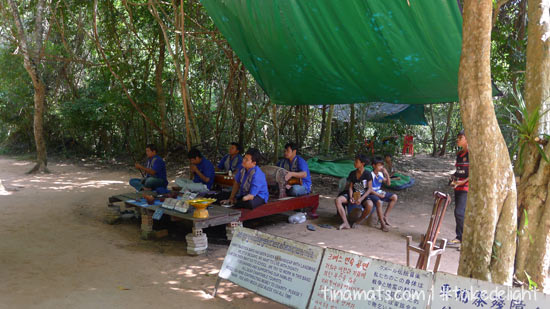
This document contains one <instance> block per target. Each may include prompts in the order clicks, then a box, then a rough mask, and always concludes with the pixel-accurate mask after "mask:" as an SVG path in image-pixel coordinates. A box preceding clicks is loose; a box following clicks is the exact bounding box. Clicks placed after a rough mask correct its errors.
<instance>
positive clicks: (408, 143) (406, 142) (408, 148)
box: [403, 135, 414, 156]
mask: <svg viewBox="0 0 550 309" xmlns="http://www.w3.org/2000/svg"><path fill="white" fill-rule="evenodd" d="M403 154H409V155H411V156H412V155H414V145H413V136H412V135H405V138H404V139H403Z"/></svg>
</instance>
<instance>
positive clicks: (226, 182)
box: [214, 174, 235, 187]
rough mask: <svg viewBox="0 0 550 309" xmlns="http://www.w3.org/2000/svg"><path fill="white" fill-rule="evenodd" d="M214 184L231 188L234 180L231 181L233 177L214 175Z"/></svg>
mask: <svg viewBox="0 0 550 309" xmlns="http://www.w3.org/2000/svg"><path fill="white" fill-rule="evenodd" d="M214 183H216V184H219V185H222V186H229V187H232V186H233V184H234V183H235V180H234V179H233V176H229V175H228V174H216V176H214Z"/></svg>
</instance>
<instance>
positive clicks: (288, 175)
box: [285, 172, 307, 181]
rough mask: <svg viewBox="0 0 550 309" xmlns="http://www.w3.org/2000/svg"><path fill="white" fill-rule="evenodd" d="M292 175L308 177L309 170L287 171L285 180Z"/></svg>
mask: <svg viewBox="0 0 550 309" xmlns="http://www.w3.org/2000/svg"><path fill="white" fill-rule="evenodd" d="M292 177H296V178H306V177H307V172H288V173H286V177H285V180H287V181H288V180H289V179H290V178H292Z"/></svg>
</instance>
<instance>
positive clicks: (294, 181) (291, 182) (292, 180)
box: [286, 177, 302, 186]
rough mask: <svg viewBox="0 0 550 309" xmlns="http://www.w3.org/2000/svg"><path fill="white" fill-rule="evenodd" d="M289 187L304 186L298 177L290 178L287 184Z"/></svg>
mask: <svg viewBox="0 0 550 309" xmlns="http://www.w3.org/2000/svg"><path fill="white" fill-rule="evenodd" d="M286 184H287V185H289V186H293V185H300V186H301V185H302V178H296V177H292V178H290V179H289V180H288V181H287V182H286Z"/></svg>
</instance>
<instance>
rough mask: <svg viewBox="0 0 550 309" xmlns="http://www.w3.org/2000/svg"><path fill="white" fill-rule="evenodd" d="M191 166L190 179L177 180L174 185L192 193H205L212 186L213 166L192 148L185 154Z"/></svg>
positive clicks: (214, 172)
mask: <svg viewBox="0 0 550 309" xmlns="http://www.w3.org/2000/svg"><path fill="white" fill-rule="evenodd" d="M187 157H188V158H189V161H190V163H191V165H190V166H189V171H190V172H191V179H192V181H191V179H184V178H178V179H176V184H177V185H178V186H180V187H182V188H183V189H182V190H189V191H193V192H205V191H208V190H210V188H212V184H214V177H215V176H216V171H215V169H214V165H212V162H210V161H209V160H208V159H206V158H205V157H203V156H202V154H201V152H200V151H199V150H198V149H196V148H192V149H191V150H190V151H189V153H188V154H187Z"/></svg>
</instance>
